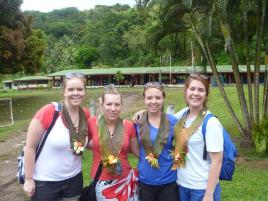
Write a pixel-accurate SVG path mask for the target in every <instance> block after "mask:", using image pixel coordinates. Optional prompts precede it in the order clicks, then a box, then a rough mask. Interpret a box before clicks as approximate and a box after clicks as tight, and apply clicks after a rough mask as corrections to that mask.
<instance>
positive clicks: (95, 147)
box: [88, 117, 136, 180]
mask: <svg viewBox="0 0 268 201" xmlns="http://www.w3.org/2000/svg"><path fill="white" fill-rule="evenodd" d="M88 126H89V129H88V130H89V139H92V151H93V164H92V168H91V177H92V178H94V176H95V174H96V172H97V169H98V166H99V163H100V161H101V154H100V144H99V135H98V130H97V119H96V117H92V118H90V119H89V121H88ZM124 127H125V129H124V130H125V133H124V138H123V140H124V142H123V146H122V149H121V152H120V154H119V158H120V161H121V165H122V170H123V171H122V174H121V175H119V176H114V175H112V174H110V173H109V172H108V170H107V169H106V168H103V170H102V174H101V176H100V180H113V179H120V178H124V177H126V176H127V175H128V174H129V172H130V170H131V166H130V164H129V162H128V158H127V155H128V153H129V152H130V139H132V138H134V137H136V131H135V128H134V124H133V123H132V122H130V121H128V120H124Z"/></svg>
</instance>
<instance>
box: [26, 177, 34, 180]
mask: <svg viewBox="0 0 268 201" xmlns="http://www.w3.org/2000/svg"><path fill="white" fill-rule="evenodd" d="M26 179H27V180H28V179H33V178H32V177H25V180H26Z"/></svg>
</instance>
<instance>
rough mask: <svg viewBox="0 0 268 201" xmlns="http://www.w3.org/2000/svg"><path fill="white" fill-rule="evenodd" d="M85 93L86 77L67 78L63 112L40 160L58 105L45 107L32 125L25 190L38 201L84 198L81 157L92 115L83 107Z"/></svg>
mask: <svg viewBox="0 0 268 201" xmlns="http://www.w3.org/2000/svg"><path fill="white" fill-rule="evenodd" d="M85 92H86V88H85V77H84V75H83V74H80V73H68V74H66V75H65V79H64V92H63V96H64V100H63V102H62V103H61V104H60V105H61V108H62V109H61V111H60V112H59V116H58V118H57V120H56V122H55V125H54V126H53V128H52V129H51V131H50V133H49V135H48V137H47V139H46V141H45V144H44V146H43V149H42V151H41V153H40V155H39V157H38V159H37V161H35V156H36V149H37V147H38V145H39V143H40V141H41V139H42V137H43V136H44V134H45V132H46V130H47V129H48V127H49V126H50V124H51V122H52V118H53V115H54V113H55V107H54V105H53V104H48V105H46V106H44V107H43V108H41V109H40V110H39V111H38V112H37V113H36V114H35V116H34V118H33V119H32V121H31V123H30V125H29V128H28V132H27V139H26V148H25V183H24V187H23V188H24V191H25V193H26V194H27V195H28V196H29V197H31V199H32V200H34V201H55V200H69V201H77V200H78V198H79V197H80V194H81V191H82V187H83V180H82V173H81V171H82V161H81V154H82V151H83V147H84V146H86V145H87V135H88V126H87V119H88V118H89V116H90V115H89V112H88V111H87V110H85V109H82V108H81V106H80V105H81V103H82V101H83V98H84V96H85Z"/></svg>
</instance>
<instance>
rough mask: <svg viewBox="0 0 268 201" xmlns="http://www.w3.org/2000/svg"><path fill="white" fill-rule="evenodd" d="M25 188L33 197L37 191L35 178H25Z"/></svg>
mask: <svg viewBox="0 0 268 201" xmlns="http://www.w3.org/2000/svg"><path fill="white" fill-rule="evenodd" d="M23 190H24V192H25V194H26V195H27V196H28V197H32V196H33V195H34V192H35V183H34V180H33V179H25V183H24V185H23Z"/></svg>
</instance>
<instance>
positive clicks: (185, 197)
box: [179, 183, 221, 201]
mask: <svg viewBox="0 0 268 201" xmlns="http://www.w3.org/2000/svg"><path fill="white" fill-rule="evenodd" d="M205 191H206V189H190V188H185V187H183V186H179V193H180V200H181V201H202V200H203V197H204V195H205ZM213 200H214V201H220V200H221V186H220V183H218V184H217V186H216V187H215V191H214V194H213Z"/></svg>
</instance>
